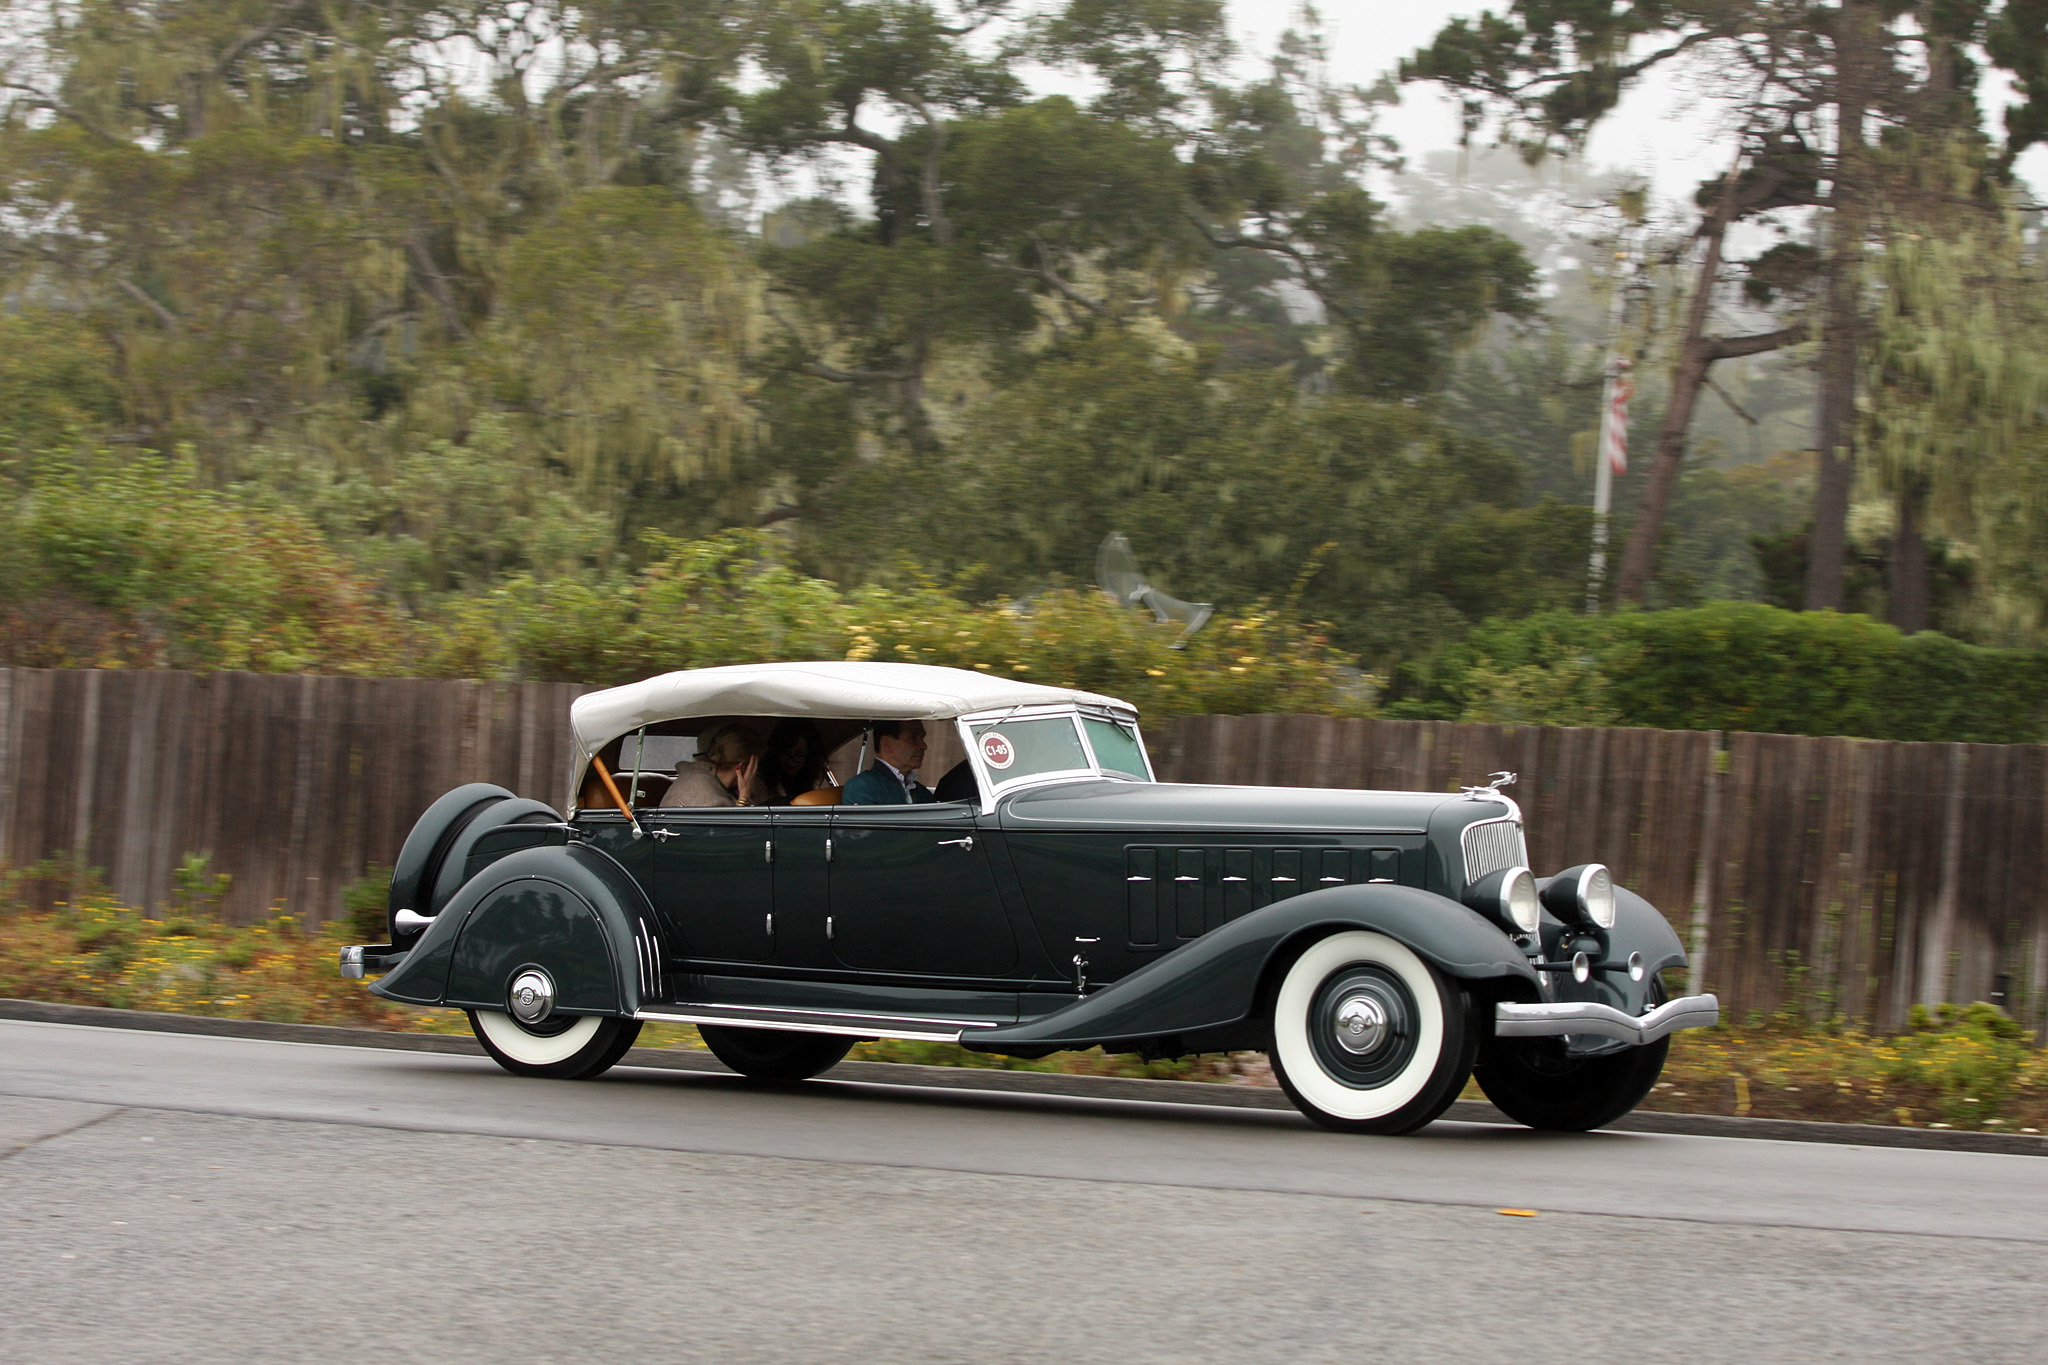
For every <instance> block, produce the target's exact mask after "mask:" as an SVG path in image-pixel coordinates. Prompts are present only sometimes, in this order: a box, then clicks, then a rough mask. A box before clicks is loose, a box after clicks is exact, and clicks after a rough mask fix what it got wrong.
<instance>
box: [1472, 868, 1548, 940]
mask: <svg viewBox="0 0 2048 1365" xmlns="http://www.w3.org/2000/svg"><path fill="white" fill-rule="evenodd" d="M1465 904H1467V905H1469V906H1471V907H1472V908H1473V909H1474V910H1477V911H1478V912H1479V913H1480V914H1482V915H1486V916H1488V917H1489V918H1491V919H1492V920H1493V921H1494V922H1495V923H1497V924H1499V925H1500V927H1501V928H1503V929H1506V930H1508V931H1509V932H1511V933H1517V934H1533V933H1535V932H1536V927H1537V925H1538V924H1540V923H1541V922H1542V918H1543V912H1542V907H1541V903H1540V902H1539V901H1538V900H1537V897H1536V875H1535V874H1534V873H1533V872H1531V871H1529V869H1528V868H1526V867H1510V868H1505V869H1503V870H1501V871H1499V872H1495V873H1492V874H1490V875H1488V876H1484V877H1481V878H1480V879H1479V880H1478V881H1476V882H1474V883H1473V884H1472V887H1471V889H1470V890H1468V891H1466V893H1465Z"/></svg>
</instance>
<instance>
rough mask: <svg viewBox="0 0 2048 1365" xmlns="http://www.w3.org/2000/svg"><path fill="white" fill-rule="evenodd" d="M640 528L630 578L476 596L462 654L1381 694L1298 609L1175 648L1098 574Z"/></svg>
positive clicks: (571, 666)
mask: <svg viewBox="0 0 2048 1365" xmlns="http://www.w3.org/2000/svg"><path fill="white" fill-rule="evenodd" d="M648 540H649V544H650V545H652V546H653V547H654V549H655V550H656V551H657V553H658V554H659V555H660V558H658V559H657V560H656V561H655V562H654V563H652V564H650V565H649V566H648V567H647V568H645V569H643V570H641V571H640V572H639V573H637V574H634V575H632V576H630V577H624V578H604V579H599V578H590V579H557V580H554V581H551V582H543V581H540V580H536V579H533V578H530V577H518V578H514V579H513V580H511V581H510V582H508V583H506V584H504V585H503V586H501V587H500V588H499V589H498V590H497V591H496V592H494V593H493V594H492V596H491V598H490V600H489V603H488V605H487V606H477V607H466V608H465V611H466V612H469V613H470V614H469V615H464V616H460V617H458V618H457V620H458V629H457V631H456V632H455V635H454V638H456V639H459V640H461V641H463V642H464V648H463V650H462V652H460V653H459V654H457V655H454V656H452V658H453V662H455V663H456V664H457V666H458V667H466V668H478V667H480V668H481V670H482V671H485V672H489V673H498V674H506V675H512V676H519V677H532V678H552V679H558V680H562V681H579V682H602V683H615V682H626V681H629V680H631V679H635V678H643V677H646V676H648V675H649V674H653V673H662V672H667V671H669V670H671V669H679V668H709V667H713V666H716V665H719V664H734V663H753V662H758V661H762V660H772V659H838V658H843V659H855V660H860V659H885V660H894V661H899V662H904V663H929V664H943V665H947V666H950V667H956V668H972V669H977V670H980V671H983V672H988V673H993V674H999V675H1002V676H1006V677H1017V678H1024V679H1028V680H1030V681H1034V682H1044V683H1050V684H1057V685H1062V686H1073V687H1084V688H1089V689H1092V690H1096V691H1101V692H1106V693H1109V694H1111V695H1113V696H1119V697H1123V698H1125V699H1126V700H1129V701H1131V702H1133V703H1135V704H1137V705H1138V706H1139V707H1140V708H1141V709H1143V710H1144V711H1146V712H1147V713H1148V714H1161V713H1175V712H1181V713H1192V712H1211V713H1215V712H1233V713H1244V712H1255V711H1310V712H1337V713H1352V712H1358V711H1362V710H1365V709H1367V708H1369V707H1370V705H1371V702H1372V699H1373V693H1372V684H1371V680H1370V679H1367V678H1365V677H1363V676H1362V675H1360V674H1358V673H1357V672H1356V671H1355V669H1354V668H1353V667H1352V661H1351V659H1350V658H1349V657H1348V656H1346V655H1344V654H1343V653H1341V652H1339V651H1337V650H1336V649H1334V648H1332V647H1331V646H1330V644H1329V641H1328V638H1327V637H1326V636H1325V635H1324V634H1323V633H1322V630H1321V628H1320V627H1317V626H1314V625H1311V624H1309V623H1305V622H1302V621H1300V620H1299V619H1298V618H1297V617H1296V615H1295V613H1294V612H1293V611H1292V609H1291V608H1284V607H1283V608H1272V607H1266V606H1260V607H1256V608H1255V609H1254V610H1252V611H1250V612H1248V613H1246V614H1244V615H1242V616H1239V617H1237V618H1234V619H1219V620H1216V621H1213V622H1211V623H1210V625H1209V626H1208V627H1207V628H1206V629H1205V630H1203V631H1202V632H1201V633H1200V634H1198V635H1197V636H1196V637H1195V638H1194V640H1193V641H1192V643H1191V644H1190V645H1189V646H1188V648H1186V649H1179V650H1177V649H1174V648H1173V643H1174V641H1175V639H1176V637H1177V633H1178V631H1177V627H1158V626H1154V625H1153V624H1151V623H1150V622H1149V621H1148V620H1146V619H1145V618H1144V617H1143V616H1142V615H1141V614H1139V613H1136V612H1132V611H1128V610H1125V609H1124V608H1121V607H1118V606H1116V605H1114V604H1113V603H1111V602H1110V601H1108V600H1107V599H1106V598H1104V597H1103V596H1102V595H1101V594H1099V593H1096V592H1093V591H1075V590H1068V589H1056V590H1053V591H1050V592H1046V593H1043V594H1041V595H1039V596H1038V597H1036V598H1034V599H1032V600H1031V601H1030V602H1028V603H1016V602H993V603H986V604H982V605H974V604H970V603H967V602H964V601H962V600H961V599H960V598H958V597H957V596H955V595H954V594H952V593H950V592H948V591H946V590H945V589H944V588H942V587H941V586H940V585H939V584H938V583H936V582H934V581H932V580H930V579H925V578H918V577H914V576H913V577H911V579H910V581H909V583H908V585H907V586H901V587H884V586H872V587H865V588H859V589H855V590H853V591H851V592H846V591H842V590H841V589H840V588H839V587H837V586H836V585H835V584H832V583H830V582H827V581H825V580H824V579H819V578H809V577H805V576H804V575H802V574H799V573H797V572H796V571H795V570H793V569H791V568H789V567H788V566H787V565H785V564H783V563H781V562H779V560H778V559H777V558H776V557H775V555H774V553H773V542H772V541H771V540H770V539H769V538H768V537H767V536H766V535H765V534H763V533H760V532H753V531H726V532H721V533H720V534H718V535H715V536H710V537H707V538H705V539H703V540H694V541H680V540H675V539H672V538H670V537H666V536H660V535H653V536H650V537H649V538H648Z"/></svg>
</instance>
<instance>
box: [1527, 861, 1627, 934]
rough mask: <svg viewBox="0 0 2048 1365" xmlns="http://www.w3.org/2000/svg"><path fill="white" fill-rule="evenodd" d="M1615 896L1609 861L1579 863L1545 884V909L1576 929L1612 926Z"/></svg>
mask: <svg viewBox="0 0 2048 1365" xmlns="http://www.w3.org/2000/svg"><path fill="white" fill-rule="evenodd" d="M1615 899H1616V897H1615V888H1614V873H1613V871H1612V870H1611V869H1609V868H1608V866H1607V864H1605V863H1575V864H1573V865H1572V866H1570V867H1567V868H1565V869H1564V870H1563V871H1561V872H1559V873H1558V874H1557V875H1556V876H1554V877H1552V878H1551V879H1550V880H1549V881H1547V882H1545V883H1544V884H1543V908H1544V909H1546V910H1548V911H1549V912H1550V913H1551V914H1552V915H1554V916H1555V917H1556V918H1557V919H1558V920H1559V921H1560V922H1562V923H1564V924H1566V925H1568V926H1570V927H1572V928H1574V929H1589V930H1597V931H1599V932H1601V933H1605V932H1606V931H1608V930H1609V929H1612V928H1613V927H1614V923H1615V919H1616V918H1617V907H1616V905H1615Z"/></svg>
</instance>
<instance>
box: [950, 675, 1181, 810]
mask: <svg viewBox="0 0 2048 1365" xmlns="http://www.w3.org/2000/svg"><path fill="white" fill-rule="evenodd" d="M1061 716H1064V717H1067V718H1069V719H1070V720H1071V721H1072V722H1073V726H1074V733H1075V735H1076V736H1078V737H1079V739H1080V741H1081V752H1082V753H1083V754H1085V755H1087V758H1088V762H1089V763H1090V764H1091V765H1093V766H1091V767H1086V768H1059V769H1054V770H1052V771H1050V772H1038V773H1032V774H1030V775H1028V776H1020V777H1005V776H1004V775H1003V774H1002V773H1000V772H997V771H995V770H993V769H991V768H990V767H989V766H988V764H987V763H986V762H984V761H983V759H982V756H981V745H980V744H979V743H978V742H976V740H975V735H974V727H975V726H977V725H989V724H1000V723H1002V722H1005V721H1012V720H1050V719H1054V718H1056V717H1061ZM1084 719H1094V720H1106V721H1109V722H1111V723H1113V724H1117V725H1126V726H1129V727H1130V729H1131V730H1132V732H1133V733H1134V734H1135V735H1136V736H1137V740H1138V752H1139V754H1140V755H1142V756H1143V757H1144V760H1145V776H1143V777H1139V776H1137V775H1136V774H1134V773H1128V772H1125V771H1124V770H1122V769H1121V768H1108V767H1105V766H1103V762H1102V758H1101V756H1100V755H1098V754H1097V753H1096V752H1095V741H1094V739H1093V738H1092V737H1091V736H1090V735H1089V734H1088V727H1087V726H1086V725H1083V724H1082V723H1081V722H1082V721H1083V720H1084ZM953 724H954V726H955V727H956V728H957V730H958V732H959V736H960V743H961V746H962V747H963V748H965V749H966V751H967V761H968V762H970V763H972V764H973V765H974V773H975V776H976V778H977V779H979V781H980V783H981V790H982V801H981V813H982V814H983V815H991V814H994V812H995V808H996V801H997V799H998V798H999V797H1003V796H1007V795H1009V794H1010V793H1011V792H1015V791H1021V790H1023V789H1024V788H1026V787H1036V786H1042V785H1045V784H1047V783H1053V782H1071V781H1073V780H1075V779H1076V778H1083V777H1093V778H1101V779H1103V780H1105V781H1110V782H1157V781H1158V780H1159V778H1158V775H1157V774H1156V773H1155V772H1154V771H1153V768H1152V755H1151V754H1150V753H1149V752H1147V751H1146V748H1145V735H1144V732H1143V731H1142V730H1140V729H1139V728H1138V714H1137V712H1135V711H1124V710H1120V709H1117V708H1114V707H1108V706H1081V705H1076V704H1075V703H1073V702H1057V703H1049V704H1048V703H1039V704H1034V705H1029V706H1010V707H1005V708H1003V709H1002V710H999V711H974V712H970V713H969V714H967V715H964V716H960V717H957V718H956V719H955V720H954V722H953Z"/></svg>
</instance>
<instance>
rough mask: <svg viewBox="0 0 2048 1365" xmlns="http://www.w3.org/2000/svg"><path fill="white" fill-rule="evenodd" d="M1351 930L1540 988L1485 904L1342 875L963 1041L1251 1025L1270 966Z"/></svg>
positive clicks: (1064, 1042) (1002, 1047)
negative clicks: (1047, 1008) (1482, 908)
mask: <svg viewBox="0 0 2048 1365" xmlns="http://www.w3.org/2000/svg"><path fill="white" fill-rule="evenodd" d="M1653 913H1654V912H1653ZM1347 929H1369V930H1372V931H1373V932H1375V933H1380V934H1385V935H1386V936H1387V937H1388V938H1391V939H1393V940H1395V941H1396V942H1398V943H1402V944H1405V945H1406V946H1407V947H1409V948H1411V949H1413V950H1414V951H1415V953H1416V954H1417V955H1418V956H1420V957H1421V958H1422V959H1423V960H1424V961H1426V962H1428V963H1430V965H1432V966H1434V967H1436V968H1438V969H1439V970H1441V971H1443V972H1444V973H1445V974H1446V975H1449V976H1453V977H1456V978H1458V979H1460V980H1463V981H1493V982H1499V983H1501V988H1502V991H1501V993H1505V994H1512V995H1516V996H1527V997H1528V998H1531V999H1533V998H1535V994H1536V972H1535V969H1534V968H1532V967H1531V966H1530V965H1529V960H1528V959H1527V958H1526V957H1525V956H1523V954H1522V951H1521V950H1520V949H1519V948H1517V947H1516V946H1515V944H1514V942H1513V941H1512V940H1511V939H1509V938H1508V936H1507V935H1506V934H1504V933H1502V932H1501V931H1500V930H1499V929H1497V928H1495V927H1494V925H1493V924H1492V922H1491V921H1489V920H1487V919H1486V918H1485V917H1483V916H1482V915H1480V914H1479V913H1478V912H1477V911H1475V910H1471V909H1469V908H1467V907H1466V906H1463V905H1460V904H1458V902H1456V901H1454V900H1450V899H1448V898H1447V897H1444V896H1439V895H1437V894H1435V893H1434V892H1429V891H1419V890H1417V889H1415V888H1414V887H1409V886H1393V885H1368V886H1339V887H1331V888H1329V889H1328V890H1325V891H1311V892H1309V893H1308V894H1307V895H1303V896H1293V897H1290V898H1288V899H1287V900H1283V901H1276V902H1274V903H1273V904H1272V905H1268V906H1265V907H1264V908H1262V909H1259V910H1254V911H1252V912H1251V913H1250V914H1248V915H1243V916H1240V917H1239V918H1237V919H1234V920H1232V921H1230V923H1228V924H1226V925H1224V926H1223V927H1221V928H1220V929H1215V930H1212V931H1211V932H1209V933H1207V934H1204V935H1203V936H1202V937H1200V938H1198V939H1196V940H1195V941H1194V942H1192V943H1188V944H1183V945H1182V946H1181V947H1179V948H1176V949H1175V950H1174V951H1172V952H1170V953H1168V954H1166V956H1164V957H1162V958H1160V959H1158V960H1157V961H1156V962H1150V963H1147V964H1146V965H1145V966H1143V967H1140V968H1139V969H1138V970H1137V971H1135V972H1132V973H1131V974H1130V975H1129V976H1127V977H1124V978H1123V979H1122V980H1120V981H1116V982H1113V983H1111V984H1110V985H1107V986H1104V987H1103V988H1102V989H1101V990H1098V991H1096V992H1095V993H1094V994H1092V995H1088V996H1086V997H1084V998H1082V999H1080V1000H1077V1001H1075V1002H1074V1003H1073V1004H1071V1005H1068V1006H1067V1007H1066V1008H1064V1009H1060V1010H1055V1011H1053V1012H1052V1013H1050V1014H1045V1015H1041V1016H1039V1017H1038V1018H1036V1019H1030V1020H1026V1021H1025V1022H1023V1023H1019V1024H1012V1025H1007V1026H1005V1027H1003V1028H997V1029H988V1030H975V1031H973V1032H972V1033H970V1034H969V1035H968V1036H967V1037H965V1038H962V1039H961V1040H960V1041H961V1044H962V1045H963V1046H965V1047H970V1048H974V1049H977V1050H979V1051H983V1052H1006V1051H1009V1050H1010V1049H1011V1048H1012V1047H1015V1048H1019V1049H1025V1050H1029V1051H1034V1052H1043V1051H1049V1050H1054V1049H1059V1048H1080V1047H1094V1046H1097V1045H1101V1046H1104V1047H1110V1046H1111V1045H1112V1044H1115V1043H1119V1042H1124V1043H1134V1044H1135V1043H1137V1042H1139V1041H1141V1040H1145V1039H1152V1038H1161V1037H1166V1036H1168V1035H1187V1034H1199V1033H1204V1032H1209V1031H1214V1030H1220V1029H1227V1028H1229V1027H1231V1026H1233V1025H1241V1024H1244V1023H1246V1022H1247V1021H1250V1020H1252V1018H1253V1016H1254V1015H1255V1013H1256V1012H1257V1010H1258V1009H1259V1005H1260V1001H1259V992H1260V988H1261V985H1262V983H1263V982H1264V981H1265V980H1266V979H1267V977H1268V976H1269V974H1270V973H1269V968H1273V967H1277V966H1278V965H1279V964H1280V963H1282V962H1285V961H1290V960H1292V958H1293V956H1294V955H1295V954H1296V953H1297V952H1298V951H1299V949H1300V948H1301V947H1303V946H1306V944H1307V943H1309V942H1311V941H1313V940H1315V939H1318V938H1322V937H1324V936H1325V935H1327V934H1332V933H1338V932H1341V931H1343V930H1347Z"/></svg>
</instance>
